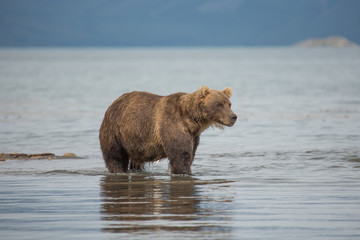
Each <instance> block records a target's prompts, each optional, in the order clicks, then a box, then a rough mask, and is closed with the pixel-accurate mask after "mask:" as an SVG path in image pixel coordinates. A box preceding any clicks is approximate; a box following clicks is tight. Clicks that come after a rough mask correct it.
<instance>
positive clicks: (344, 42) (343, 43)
mask: <svg viewBox="0 0 360 240" xmlns="http://www.w3.org/2000/svg"><path fill="white" fill-rule="evenodd" d="M294 46H295V47H358V46H359V45H357V44H356V43H354V42H351V41H349V40H348V39H346V38H344V37H338V36H334V37H327V38H311V39H306V40H304V41H301V42H298V43H295V44H294Z"/></svg>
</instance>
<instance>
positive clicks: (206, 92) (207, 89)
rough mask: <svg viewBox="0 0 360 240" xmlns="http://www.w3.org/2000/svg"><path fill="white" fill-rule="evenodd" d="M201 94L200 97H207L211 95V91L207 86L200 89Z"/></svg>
mask: <svg viewBox="0 0 360 240" xmlns="http://www.w3.org/2000/svg"><path fill="white" fill-rule="evenodd" d="M199 92H200V96H201V97H202V98H204V97H206V96H207V95H208V94H209V93H210V89H209V88H208V87H207V86H202V87H201V88H200V89H199Z"/></svg>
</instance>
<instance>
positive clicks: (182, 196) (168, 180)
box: [101, 174, 210, 233]
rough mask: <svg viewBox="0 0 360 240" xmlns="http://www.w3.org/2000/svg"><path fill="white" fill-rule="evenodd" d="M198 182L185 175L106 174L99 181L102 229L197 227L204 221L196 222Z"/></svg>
mask: <svg viewBox="0 0 360 240" xmlns="http://www.w3.org/2000/svg"><path fill="white" fill-rule="evenodd" d="M197 184H204V183H199V182H197V181H196V180H195V179H193V178H192V177H188V176H186V177H185V176H160V177H159V176H149V175H143V174H135V175H109V176H106V177H104V178H103V179H102V182H101V187H102V197H103V203H102V220H103V221H105V222H106V223H105V226H104V228H103V231H108V232H116V233H120V232H127V233H129V232H136V231H151V230H166V231H172V230H175V231H184V230H185V231H198V230H200V229H201V228H202V227H204V225H203V224H200V225H199V222H202V221H201V219H200V216H201V215H202V214H201V212H200V211H201V209H200V198H201V196H199V194H197V192H196V190H197ZM203 210H204V209H202V212H203ZM202 216H204V215H202ZM205 225H206V224H205ZM207 227H210V226H207Z"/></svg>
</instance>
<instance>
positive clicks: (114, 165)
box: [103, 145, 129, 173]
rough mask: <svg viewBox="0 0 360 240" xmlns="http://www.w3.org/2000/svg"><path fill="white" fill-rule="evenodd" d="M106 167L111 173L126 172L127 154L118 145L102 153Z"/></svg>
mask: <svg viewBox="0 0 360 240" xmlns="http://www.w3.org/2000/svg"><path fill="white" fill-rule="evenodd" d="M103 156H104V160H105V164H106V167H107V168H108V169H109V171H110V172H111V173H126V172H127V171H128V167H129V155H128V154H127V152H126V151H125V149H124V148H123V147H122V146H121V145H120V146H119V145H118V146H117V147H115V148H112V149H110V151H108V152H107V154H105V153H104V154H103Z"/></svg>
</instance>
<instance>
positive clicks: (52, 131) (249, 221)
mask: <svg viewBox="0 0 360 240" xmlns="http://www.w3.org/2000/svg"><path fill="white" fill-rule="evenodd" d="M359 66H360V50H359V49H325V48H319V49H316V48H315V49H296V48H259V49H257V48H254V49H246V48H223V49H222V48H218V49H211V48H209V49H197V48H194V49H1V50H0V84H1V88H0V127H1V128H0V146H1V152H26V153H36V152H54V153H56V154H59V155H62V154H63V153H65V152H74V153H76V154H77V155H79V156H81V157H84V159H73V160H70V159H66V160H64V159H63V160H60V159H59V160H17V161H10V160H8V161H4V162H0V232H1V236H2V237H4V239H119V238H129V239H144V238H154V239H184V238H187V239H357V238H359V237H360V228H359V226H360V191H359V181H360V174H359V170H360V150H359V146H360V145H359V143H360V80H359V79H360V68H359ZM201 85H208V86H209V87H211V88H215V89H223V88H225V87H227V86H230V87H232V88H233V97H232V106H233V110H234V112H236V113H237V115H238V117H239V120H238V122H237V123H236V124H235V126H234V127H232V128H226V129H225V130H224V131H222V130H219V129H208V130H207V131H206V132H204V133H203V135H202V137H201V141H200V146H199V148H198V151H197V154H196V157H195V161H194V164H193V166H192V171H193V176H176V175H171V174H170V173H169V169H168V166H167V160H166V159H165V160H163V161H161V162H159V163H155V164H152V165H148V166H146V171H145V172H144V173H130V174H120V175H116V174H109V173H108V172H107V170H106V169H105V167H104V164H103V161H102V158H101V153H100V150H99V143H98V138H97V135H98V129H99V126H100V123H101V120H102V117H103V114H104V112H105V110H106V108H107V107H108V106H109V105H110V104H111V103H112V101H114V100H115V99H116V98H117V97H118V96H119V95H121V94H122V93H124V92H127V91H132V90H146V91H150V92H154V93H158V94H162V95H167V94H170V93H173V92H178V91H184V92H191V91H195V90H196V89H197V88H199V87H200V86H201Z"/></svg>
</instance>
